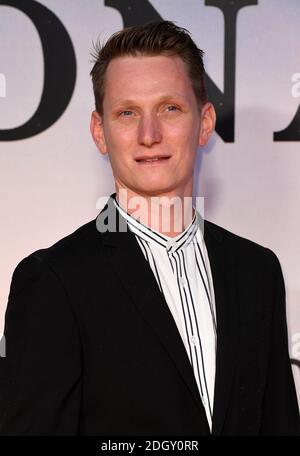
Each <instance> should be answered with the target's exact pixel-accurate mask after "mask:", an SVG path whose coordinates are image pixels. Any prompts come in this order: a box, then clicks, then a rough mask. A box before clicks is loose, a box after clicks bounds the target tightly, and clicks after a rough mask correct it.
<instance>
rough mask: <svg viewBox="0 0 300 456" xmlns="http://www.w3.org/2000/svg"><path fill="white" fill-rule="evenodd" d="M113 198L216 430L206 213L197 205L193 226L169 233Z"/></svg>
mask: <svg viewBox="0 0 300 456" xmlns="http://www.w3.org/2000/svg"><path fill="white" fill-rule="evenodd" d="M114 203H115V205H116V207H117V209H118V210H119V212H120V214H121V215H122V216H123V217H124V218H125V219H126V221H127V224H128V227H129V229H130V230H131V231H132V232H133V233H134V234H135V237H136V240H137V242H138V244H139V246H140V248H141V250H142V252H143V254H144V256H145V259H146V260H147V262H148V263H149V265H150V267H151V269H152V271H153V274H154V276H155V279H156V281H157V284H158V286H159V289H160V291H161V293H162V294H163V295H164V298H165V300H166V302H167V305H168V307H169V309H170V311H171V314H172V316H173V318H174V320H175V323H176V325H177V328H178V331H179V334H180V336H181V339H182V341H183V344H184V346H185V349H186V352H187V355H188V357H189V360H190V363H191V365H192V368H193V371H194V376H195V380H196V383H197V385H198V389H199V392H200V396H201V399H202V402H203V406H204V408H205V412H206V416H207V420H208V424H209V426H210V429H211V428H212V412H213V400H214V382H215V361H216V338H217V332H216V329H217V328H216V313H215V300H214V292H213V284H212V275H211V270H210V265H209V259H208V255H207V250H206V246H205V243H204V238H203V233H202V230H201V225H200V223H201V222H200V220H201V217H200V215H199V214H198V212H197V211H196V210H195V213H194V217H193V220H192V222H191V223H190V225H189V226H188V227H187V228H186V229H185V230H184V231H183V232H182V233H180V234H178V235H177V236H176V237H169V236H165V235H162V234H160V233H159V232H158V231H155V230H153V229H150V228H148V227H147V226H146V225H144V224H142V223H140V222H139V221H138V220H137V219H135V218H134V217H132V216H130V215H129V214H128V213H127V212H125V211H124V210H123V209H122V207H121V206H120V205H119V203H118V201H117V200H116V199H114Z"/></svg>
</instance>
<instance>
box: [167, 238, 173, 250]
mask: <svg viewBox="0 0 300 456" xmlns="http://www.w3.org/2000/svg"><path fill="white" fill-rule="evenodd" d="M172 247H173V241H171V240H169V241H167V249H168V250H169V249H171V248H172Z"/></svg>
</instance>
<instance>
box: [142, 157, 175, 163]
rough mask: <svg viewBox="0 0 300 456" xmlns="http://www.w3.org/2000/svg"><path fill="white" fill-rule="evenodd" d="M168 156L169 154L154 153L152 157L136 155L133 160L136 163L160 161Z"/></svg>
mask: <svg viewBox="0 0 300 456" xmlns="http://www.w3.org/2000/svg"><path fill="white" fill-rule="evenodd" d="M169 158H170V155H154V156H153V157H149V156H143V157H137V158H136V159H135V160H136V161H137V162H138V163H158V162H162V161H166V160H168V159H169Z"/></svg>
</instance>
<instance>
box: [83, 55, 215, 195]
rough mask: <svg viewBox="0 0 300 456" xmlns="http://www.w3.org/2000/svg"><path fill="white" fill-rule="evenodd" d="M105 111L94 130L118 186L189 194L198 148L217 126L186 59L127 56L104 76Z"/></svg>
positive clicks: (94, 117) (154, 192) (146, 192)
mask: <svg viewBox="0 0 300 456" xmlns="http://www.w3.org/2000/svg"><path fill="white" fill-rule="evenodd" d="M105 81H106V82H105V94H104V100H103V115H102V116H100V115H99V114H98V113H96V112H94V113H93V114H92V121H91V131H92V134H93V137H94V140H95V143H96V144H97V146H98V148H99V150H100V151H101V153H103V154H106V153H108V155H109V158H110V162H111V166H112V170H113V174H114V178H115V182H116V188H117V189H119V188H126V189H128V190H129V191H130V193H131V194H138V195H145V196H158V195H163V194H165V195H166V194H169V195H172V196H173V195H179V196H189V195H191V193H192V183H193V169H194V162H195V155H196V150H197V147H198V146H199V145H204V144H206V142H207V140H208V138H209V136H210V134H211V132H212V130H213V128H214V121H215V117H214V115H215V114H214V109H213V106H212V105H211V104H210V103H207V104H206V105H204V106H203V108H202V110H201V111H200V110H199V107H198V104H197V100H196V97H195V95H194V92H193V88H192V84H191V81H190V79H189V76H188V74H187V70H186V67H185V64H184V62H183V61H182V60H181V58H179V57H177V56H174V57H173V56H172V57H169V56H163V55H159V56H153V57H152V56H151V57H149V56H139V57H132V56H124V57H118V58H116V59H114V60H112V61H111V62H110V63H109V65H108V68H107V72H106V78H105Z"/></svg>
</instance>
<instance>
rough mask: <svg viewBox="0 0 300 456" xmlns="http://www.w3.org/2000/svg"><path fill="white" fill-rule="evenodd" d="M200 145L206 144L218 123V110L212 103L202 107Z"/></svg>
mask: <svg viewBox="0 0 300 456" xmlns="http://www.w3.org/2000/svg"><path fill="white" fill-rule="evenodd" d="M200 122H201V125H200V134H199V146H205V144H206V143H207V141H208V140H209V138H210V135H211V134H212V132H213V131H214V129H215V125H216V111H215V108H214V106H213V104H212V103H205V104H204V105H203V106H202V109H201V120H200Z"/></svg>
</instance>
